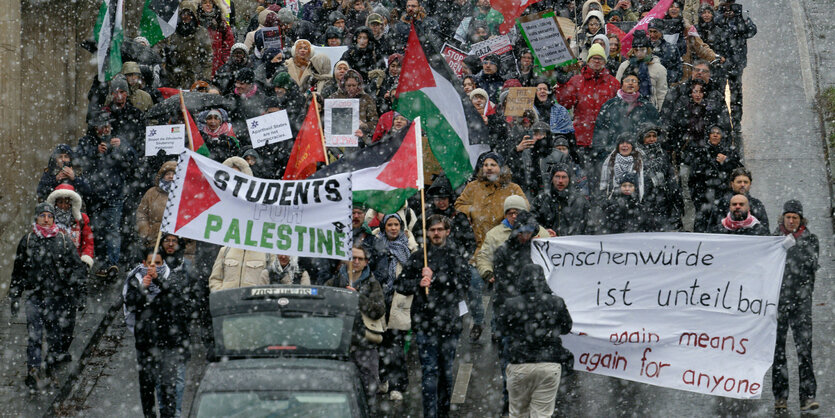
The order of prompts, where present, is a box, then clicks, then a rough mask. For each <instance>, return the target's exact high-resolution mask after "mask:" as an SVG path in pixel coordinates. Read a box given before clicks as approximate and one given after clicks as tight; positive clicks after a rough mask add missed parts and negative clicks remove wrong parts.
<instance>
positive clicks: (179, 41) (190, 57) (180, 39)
mask: <svg viewBox="0 0 835 418" xmlns="http://www.w3.org/2000/svg"><path fill="white" fill-rule="evenodd" d="M186 10H188V11H191V13H192V15H193V16H194V22H195V23H198V14H197V3H196V2H193V1H184V2H182V3H181V4H180V13H185V11H186ZM182 25H183V23H182V21H180V22H178V24H177V26H178V28H179V27H180V26H182ZM189 32H190V31H182V30H180V31H175V32H174V34H172V35H171V36H170V37H168V38H167V39H166V40H164V41H162V42H161V44H163V48H164V49H163V50H164V51H165V65H166V69H167V71H168V82H169V84H170V85H171V86H172V87H178V88H181V89H187V88H189V87H191V84H192V83H194V81H195V80H209V79H211V77H212V56H213V55H212V38H211V36H209V32H208V31H207V30H206V28H204V27H202V26H199V25H197V26H196V28H194V31H193V32H190V33H189Z"/></svg>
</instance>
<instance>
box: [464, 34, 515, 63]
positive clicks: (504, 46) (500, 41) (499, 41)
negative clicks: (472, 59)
mask: <svg viewBox="0 0 835 418" xmlns="http://www.w3.org/2000/svg"><path fill="white" fill-rule="evenodd" d="M511 50H513V45H511V44H510V38H509V37H508V36H507V35H499V36H494V37H492V38H490V39H488V40H486V41H481V42H479V43H475V44H473V46H472V49H471V50H470V55H476V56H478V57H479V58H484V57H486V56H488V55H490V54H496V55H501V54H504V53H505V52H509V51H511Z"/></svg>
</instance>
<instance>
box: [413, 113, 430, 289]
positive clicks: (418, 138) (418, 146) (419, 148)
mask: <svg viewBox="0 0 835 418" xmlns="http://www.w3.org/2000/svg"><path fill="white" fill-rule="evenodd" d="M412 123H414V124H415V151H416V154H417V155H416V159H417V188H418V189H419V190H420V219H421V223H422V224H423V225H421V228H423V267H424V268H426V267H429V257H428V256H427V254H426V252H427V250H426V247H427V246H428V245H429V242H428V240H427V238H426V197H425V195H424V192H423V189H424V185H423V136H422V135H421V134H422V132H421V130H420V116H418V117H416V118H415V120H414V122H412ZM425 290H426V294H427V295H428V294H429V286H426V288H425Z"/></svg>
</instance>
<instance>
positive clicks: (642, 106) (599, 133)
mask: <svg viewBox="0 0 835 418" xmlns="http://www.w3.org/2000/svg"><path fill="white" fill-rule="evenodd" d="M658 118H659V116H658V110H657V109H656V108H655V106H653V104H652V103H650V102H649V100H648V99H647V98H645V97H640V98H639V99H638V106H636V107H635V108H634V109H632V110H631V111H630V110H629V103H627V102H626V101H624V100H623V99H621V98H620V97H618V96H615V97H613V98H611V99H609V100H608V101H607V102H606V103H604V104H603V107H601V108H600V113H598V114H597V119H596V121H595V123H594V139H593V140H592V142H591V143H592V147H593V148H594V149H595V150H598V151H599V152H611V151H612V150H613V149H615V145H617V142H618V137H619V136H620V135H621V134H625V133H630V134H634V135H636V136H637V134H638V130H639V129H640V127H641V126H643V125H657V124H658Z"/></svg>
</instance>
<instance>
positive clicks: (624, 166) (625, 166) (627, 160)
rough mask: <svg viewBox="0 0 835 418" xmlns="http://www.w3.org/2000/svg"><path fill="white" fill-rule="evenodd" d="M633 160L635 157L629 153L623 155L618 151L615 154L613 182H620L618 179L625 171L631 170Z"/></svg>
mask: <svg viewBox="0 0 835 418" xmlns="http://www.w3.org/2000/svg"><path fill="white" fill-rule="evenodd" d="M634 162H635V157H633V156H631V155H630V156H628V157H624V156H623V155H620V153H617V154H615V170H614V178H613V179H614V181H615V182H614V184H620V180H621V179H622V178H623V176H624V175H626V173H629V172H632V171H633V170H632V167H633V166H634ZM614 184H613V186H614Z"/></svg>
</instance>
